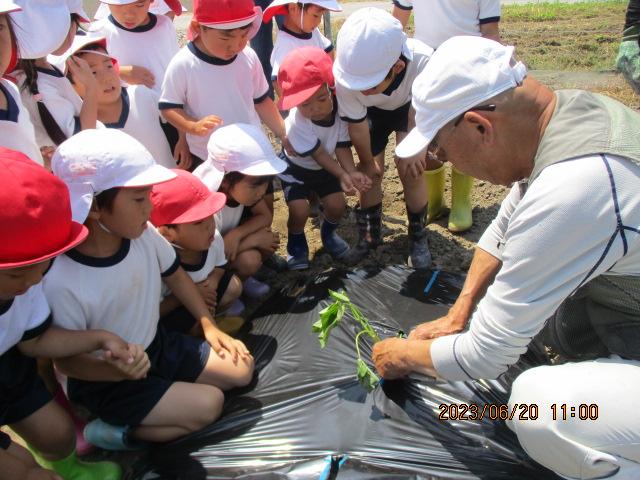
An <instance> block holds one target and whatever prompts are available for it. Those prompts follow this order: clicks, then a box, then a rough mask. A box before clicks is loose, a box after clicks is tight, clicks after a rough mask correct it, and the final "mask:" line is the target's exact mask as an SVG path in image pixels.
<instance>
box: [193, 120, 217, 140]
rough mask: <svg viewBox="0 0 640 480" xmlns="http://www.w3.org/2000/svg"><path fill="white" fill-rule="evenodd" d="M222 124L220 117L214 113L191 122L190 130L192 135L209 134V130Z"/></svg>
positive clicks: (201, 135)
mask: <svg viewBox="0 0 640 480" xmlns="http://www.w3.org/2000/svg"><path fill="white" fill-rule="evenodd" d="M220 125H222V119H221V118H220V117H216V116H215V115H207V116H206V117H204V118H201V119H200V120H198V121H197V122H194V123H193V126H192V127H191V132H190V133H192V134H194V135H198V136H199V137H204V136H205V135H209V134H210V133H211V130H213V129H214V128H217V127H219V126H220Z"/></svg>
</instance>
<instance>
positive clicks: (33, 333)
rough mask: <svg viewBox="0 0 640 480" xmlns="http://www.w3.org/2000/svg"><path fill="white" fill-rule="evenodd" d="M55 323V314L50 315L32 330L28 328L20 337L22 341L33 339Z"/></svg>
mask: <svg viewBox="0 0 640 480" xmlns="http://www.w3.org/2000/svg"><path fill="white" fill-rule="evenodd" d="M51 324H53V315H51V314H50V315H49V316H48V317H47V318H46V319H45V321H44V322H42V323H41V324H40V325H38V326H37V327H35V328H32V329H31V330H27V331H26V332H24V334H23V335H22V338H21V339H20V341H21V342H25V341H27V340H32V339H34V338H37V337H39V336H40V335H42V334H43V333H44V332H45V331H46V330H47V329H48V328H49V327H50V326H51Z"/></svg>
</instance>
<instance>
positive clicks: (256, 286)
mask: <svg viewBox="0 0 640 480" xmlns="http://www.w3.org/2000/svg"><path fill="white" fill-rule="evenodd" d="M269 290H270V288H269V285H267V284H266V283H262V282H260V281H258V280H256V279H255V278H253V277H249V278H247V279H246V280H245V281H244V283H243V289H242V291H243V293H244V294H245V295H246V296H247V297H249V298H260V297H264V296H265V295H266V294H267V293H269Z"/></svg>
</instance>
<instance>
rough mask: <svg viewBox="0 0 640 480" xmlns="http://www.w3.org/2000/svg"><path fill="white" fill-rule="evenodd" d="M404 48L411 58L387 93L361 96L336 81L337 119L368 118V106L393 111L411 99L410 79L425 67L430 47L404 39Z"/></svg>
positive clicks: (411, 83) (413, 40)
mask: <svg viewBox="0 0 640 480" xmlns="http://www.w3.org/2000/svg"><path fill="white" fill-rule="evenodd" d="M407 47H408V50H409V52H411V58H408V59H407V60H408V63H407V66H406V68H405V69H404V70H403V71H402V72H401V73H400V77H397V78H398V79H399V84H398V85H397V86H395V85H393V84H392V85H391V86H390V88H388V89H387V92H383V93H378V94H376V95H364V94H363V93H362V92H359V91H358V90H349V89H348V88H345V87H344V86H342V85H340V84H339V83H338V82H336V95H337V97H338V113H339V115H340V118H342V119H343V120H346V121H348V122H349V121H350V122H360V121H362V120H364V119H365V118H366V117H367V107H377V108H380V109H382V110H395V109H397V108H400V107H401V106H403V105H405V104H406V103H407V102H409V101H410V100H411V86H412V85H413V81H414V80H415V78H416V77H417V76H418V74H419V73H420V72H422V70H424V67H425V66H426V65H427V62H428V61H429V59H430V58H431V55H432V54H433V49H432V48H431V47H429V46H427V45H425V44H424V43H422V42H420V41H418V40H415V39H413V38H408V39H407ZM400 79H401V80H400ZM393 87H395V88H393ZM389 90H391V91H389Z"/></svg>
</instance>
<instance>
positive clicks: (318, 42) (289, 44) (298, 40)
mask: <svg viewBox="0 0 640 480" xmlns="http://www.w3.org/2000/svg"><path fill="white" fill-rule="evenodd" d="M300 47H318V48H321V49H322V50H324V51H325V52H327V53H329V52H330V51H332V50H333V43H331V40H329V39H328V38H327V37H325V36H324V35H323V34H322V33H321V32H320V30H319V29H318V28H315V29H314V30H313V32H311V33H295V32H292V31H291V30H289V29H287V28H286V27H284V26H283V27H280V30H278V34H277V36H276V41H275V42H274V44H273V51H272V52H271V59H270V61H271V80H275V79H276V78H277V77H278V70H279V69H280V64H281V63H282V60H284V57H286V56H287V55H288V54H289V52H291V51H293V50H295V49H296V48H300Z"/></svg>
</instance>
